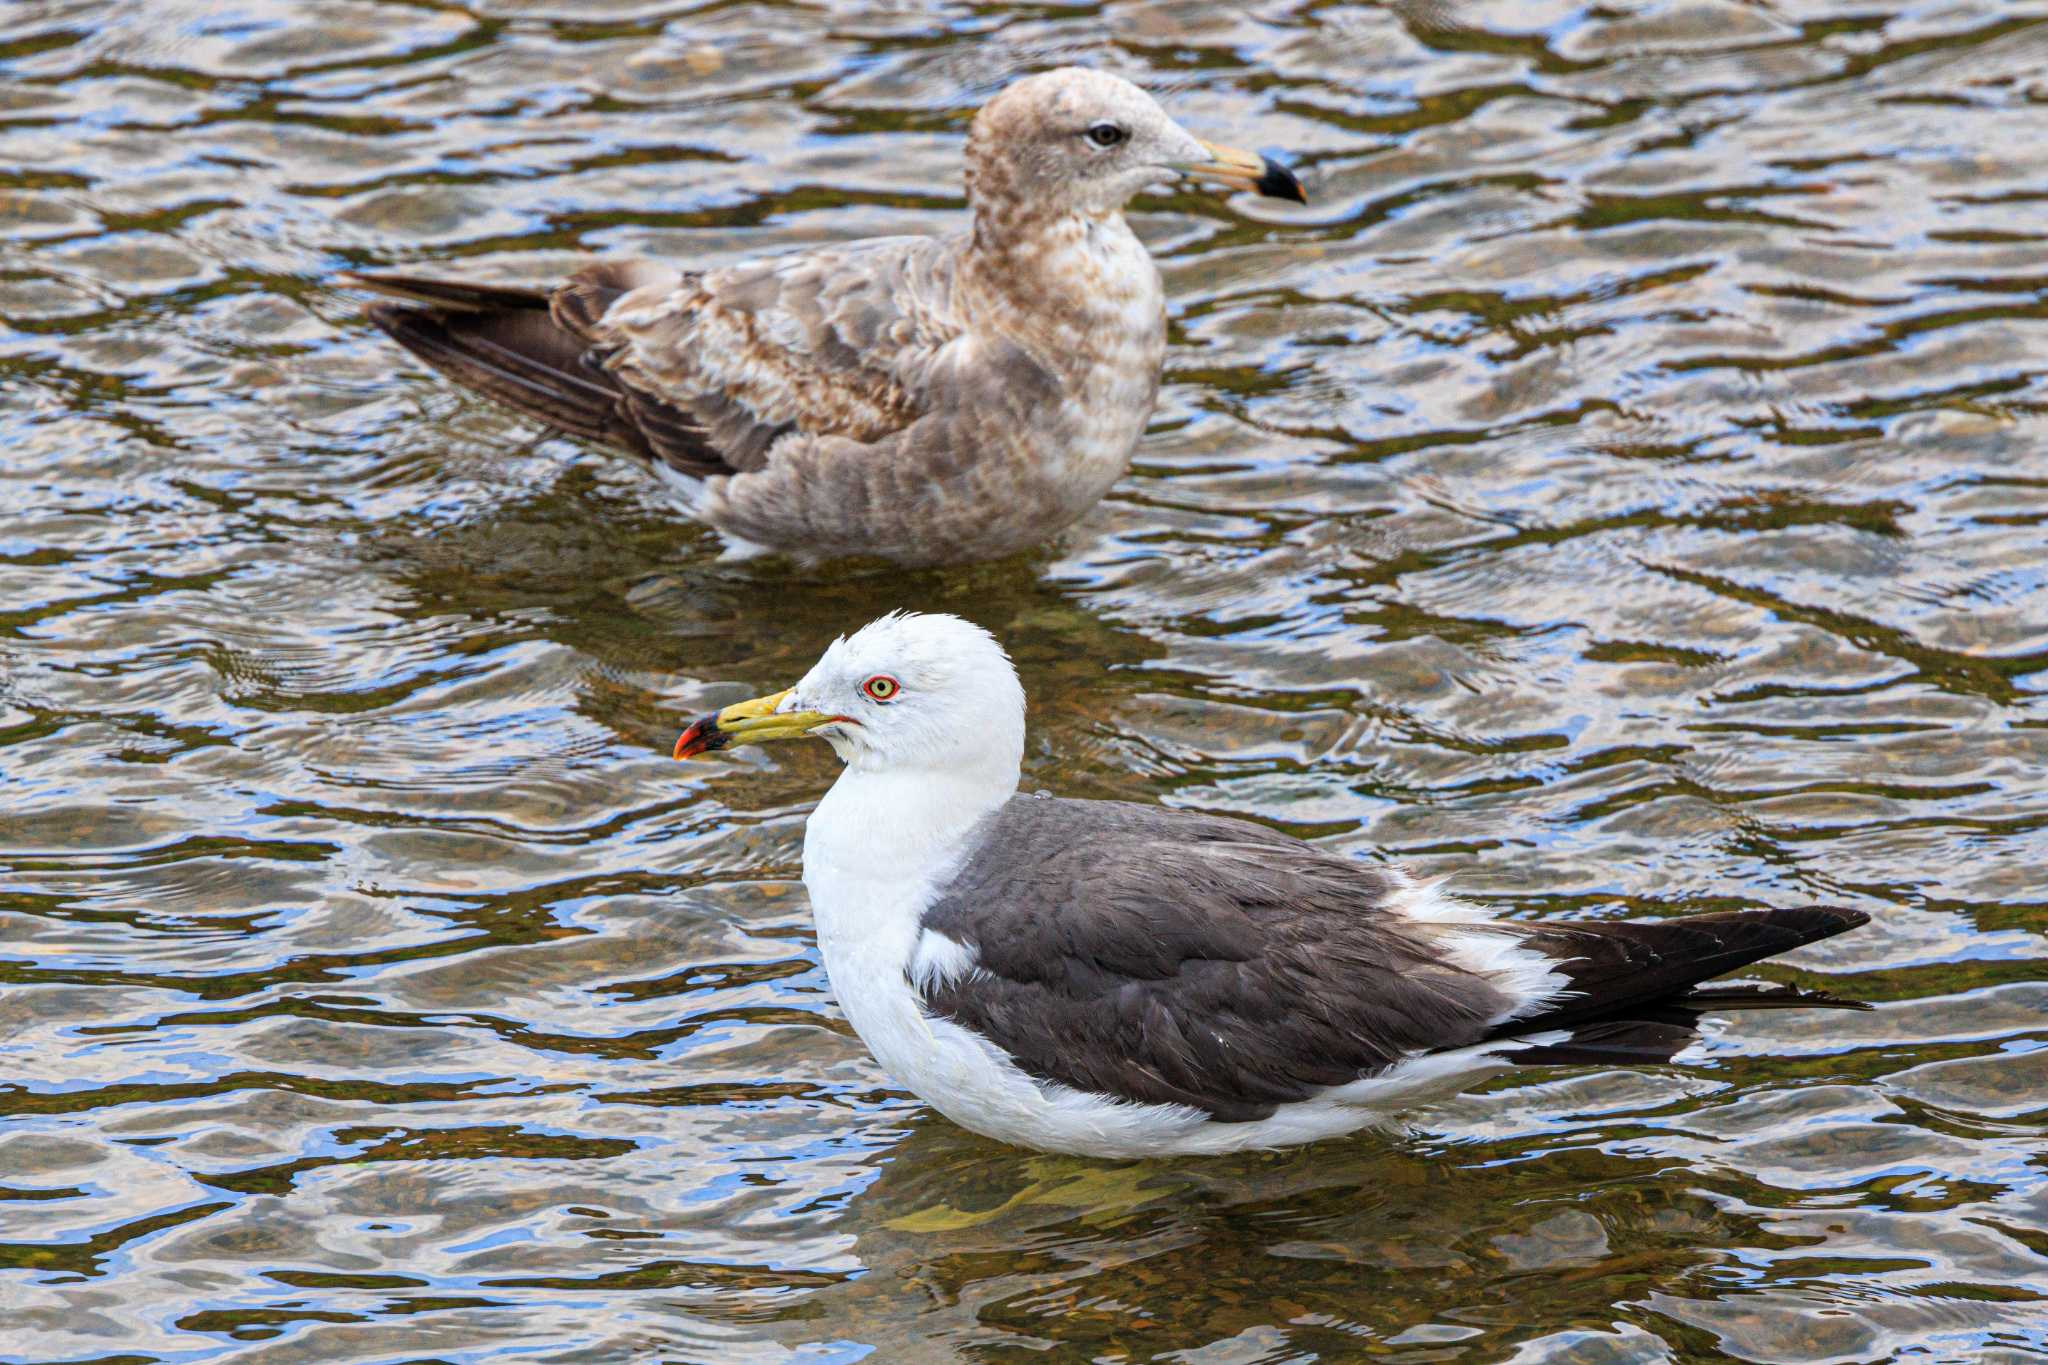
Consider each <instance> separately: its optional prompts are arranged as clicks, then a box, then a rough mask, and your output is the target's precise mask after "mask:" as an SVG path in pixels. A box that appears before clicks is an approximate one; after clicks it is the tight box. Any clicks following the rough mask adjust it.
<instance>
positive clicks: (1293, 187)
mask: <svg viewBox="0 0 2048 1365" xmlns="http://www.w3.org/2000/svg"><path fill="white" fill-rule="evenodd" d="M1259 162H1260V164H1261V166H1262V167H1263V168H1264V169H1263V170H1262V171H1261V172H1260V174H1259V178H1258V179H1257V180H1255V181H1253V182H1252V188H1253V189H1255V190H1257V191H1258V192H1259V193H1260V194H1263V195H1265V196H1266V197H1267V198H1268V199H1288V200H1292V201H1293V202H1294V203H1297V204H1306V203H1307V202H1308V191H1306V190H1304V189H1302V187H1301V182H1300V181H1299V180H1297V179H1295V178H1294V172H1293V171H1290V170H1288V169H1287V168H1286V167H1285V166H1283V165H1281V164H1280V163H1279V162H1277V161H1275V160H1274V159H1273V158H1272V157H1270V156H1262V157H1260V158H1259Z"/></svg>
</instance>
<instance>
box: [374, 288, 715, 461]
mask: <svg viewBox="0 0 2048 1365" xmlns="http://www.w3.org/2000/svg"><path fill="white" fill-rule="evenodd" d="M339 278H340V280H341V282H342V283H344V284H348V285H352V286H354V287H356V288H359V289H367V290H370V291H371V292H373V293H377V294H382V295H384V296H386V297H387V298H393V299H399V300H403V302H404V304H405V305H407V306H400V305H398V304H392V303H377V304H372V305H371V306H370V310H369V316H370V321H371V322H373V323H375V324H376V325H377V326H378V327H379V328H381V329H383V331H384V332H385V334H386V335H388V336H389V337H390V338H391V339H392V340H393V341H396V342H397V343H398V344H399V345H401V346H403V347H405V349H406V350H408V351H410V352H412V353H413V354H414V355H415V356H418V357H419V358H420V359H421V360H423V361H425V362H426V363H427V364H429V365H431V366H433V367H434V368H435V369H437V370H439V371H440V372H441V373H443V374H445V375H447V376H448V377H449V378H450V379H453V380H454V381H455V382H456V383H458V384H461V385H463V386H464V387H466V388H471V389H475V390H476V391H477V392H478V393H481V394H484V395H486V396H488V397H490V398H494V399H496V400H497V401H498V402H500V403H503V404H504V405H505V406H507V407H509V408H512V409H514V410H515V411H517V412H521V413H524V414H525V415H526V416H528V417H531V418H534V419H536V420H538V421H541V422H544V423H546V424H547V425H548V426H551V427H554V428H555V429H556V430H558V431H563V432H567V433H568V434H569V435H571V436H580V437H582V438H583V439H584V440H587V441H594V442H597V443H599V444H601V445H607V446H610V447H612V448H613V449H615V450H621V451H624V452H625V453H627V454H629V455H637V456H639V457H641V458H642V459H651V460H655V461H658V462H660V463H662V464H664V465H666V466H667V467H668V468H670V469H673V470H676V471H677V472H679V473H682V474H686V475H691V476H694V477H700V478H701V477H708V476H710V475H714V474H726V473H731V472H733V468H732V465H731V464H730V463H729V462H728V461H727V460H726V459H725V458H724V456H723V455H722V454H721V453H720V452H719V451H718V450H717V449H716V448H715V447H714V446H713V445H712V444H711V441H710V438H709V436H708V435H707V433H706V432H705V430H704V428H703V426H702V425H701V424H700V423H699V422H698V420H697V419H696V418H695V416H693V415H692V414H691V413H690V412H689V411H687V410H686V409H685V408H683V407H680V406H678V405H676V404H675V403H672V402H670V401H669V400H668V399H666V398H665V397H663V396H661V395H658V394H652V393H646V392H642V391H640V390H637V389H634V388H631V387H629V386H628V385H627V384H626V383H624V382H623V381H622V380H621V379H620V378H619V377H618V376H617V375H615V374H614V373H612V371H611V370H610V369H609V368H607V366H606V364H605V361H606V360H607V358H608V357H610V356H611V355H612V353H613V350H614V347H615V345H616V343H615V342H614V341H612V340H610V339H608V337H607V335H606V334H605V332H604V328H603V319H604V314H605V312H606V310H607V309H609V308H610V307H611V305H612V304H613V303H614V302H616V301H617V300H618V299H620V298H623V297H624V296H625V295H626V294H627V293H630V292H631V291H632V290H634V289H637V288H642V287H646V286H649V285H659V286H667V287H678V286H680V284H681V283H682V281H683V280H684V279H685V277H684V276H683V275H682V274H680V273H679V272H677V271H675V270H673V269H672V268H669V267H666V266H660V265H656V264H654V263H651V262H640V261H623V262H616V263H600V264H598V265H595V266H591V267H589V268H587V269H584V270H580V271H578V272H577V273H576V274H575V275H573V276H571V277H570V278H569V280H568V282H567V283H565V284H564V285H562V287H560V288H558V289H554V290H540V289H528V288H524V287H521V286H517V285H497V284H476V283H472V282H470V281H467V280H441V279H429V278H425V277H422V276H417V275H358V274H353V273H350V274H344V275H342V276H340V277H339Z"/></svg>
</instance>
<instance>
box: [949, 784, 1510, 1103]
mask: <svg viewBox="0 0 2048 1365" xmlns="http://www.w3.org/2000/svg"><path fill="white" fill-rule="evenodd" d="M1405 885H1406V884H1405V883H1404V882H1403V881H1402V880H1401V879H1399V877H1398V876H1397V875H1395V874H1391V873H1387V872H1382V871H1379V870H1376V869H1373V868H1370V867H1367V866H1364V865H1362V864H1359V863H1354V862H1351V861H1349V860H1347V859H1343V858H1337V857H1333V856H1331V855H1329V854H1327V853H1324V852H1322V851H1321V850H1319V849H1316V848H1314V847H1312V846H1310V845H1307V844H1304V843H1302V842H1300V841H1299V840H1295V839H1290V838H1288V837H1287V836H1285V835H1281V834H1277V833H1275V832H1273V831H1271V830H1267V829H1264V828H1262V827H1259V826H1255V825H1249V824H1245V823H1242V822H1240V821H1235V820H1225V819H1217V818H1214V817H1207V816H1199V815H1191V814H1187V813H1182V812H1175V811H1168V810H1162V809H1157V808H1153V807H1143V806H1131V805H1126V804H1123V803H1121V802H1094V801H1060V800H1050V799H1035V798H1025V797H1019V798H1016V799H1013V800H1012V801H1010V802H1009V803H1008V804H1006V805H1005V806H1004V807H1003V808H1002V809H1001V810H999V811H998V812H997V813H996V814H995V815H994V816H992V817H991V818H990V819H989V820H988V821H987V822H985V824H984V827H983V830H982V831H981V840H980V843H979V844H978V846H977V849H976V852H975V853H974V854H972V855H970V857H969V858H968V860H967V862H966V864H965V865H964V866H963V868H962V870H961V872H960V873H959V874H958V875H957V876H956V877H955V878H954V880H953V881H952V882H951V883H949V884H948V886H947V887H946V888H945V890H944V892H943V893H942V895H941V897H940V898H939V900H938V901H937V902H936V903H935V904H934V905H933V906H932V907H931V908H930V909H929V910H927V911H926V912H925V916H924V926H925V928H927V929H929V930H933V931H936V932H938V933H941V934H944V935H945V936H946V937H948V938H950V939H953V940H955V941H957V942H959V943H961V944H963V945H965V946H966V947H967V948H969V949H970V950H971V951H972V953H973V957H974V962H975V964H976V966H977V967H978V969H979V970H978V971H972V972H966V973H962V974H959V975H956V976H954V977H952V978H951V979H948V980H944V981H940V982H937V983H935V984H932V985H930V986H928V987H927V990H926V996H925V999H926V1005H927V1008H928V1009H929V1010H930V1011H931V1012H932V1013H934V1014H936V1015H939V1016H942V1017H944V1018H947V1019H951V1020H952V1021H954V1022H956V1023H958V1024H961V1025H963V1026H965V1027H967V1028H970V1029H973V1030H974V1031H976V1032H978V1033H981V1034H982V1035H984V1036H986V1037H987V1038H989V1039H990V1040H991V1041H993V1042H994V1043H996V1044H997V1045H998V1046H1000V1047H1001V1048H1003V1049H1004V1050H1005V1051H1007V1052H1008V1053H1010V1055H1011V1056H1012V1057H1014V1058H1015V1059H1016V1060H1017V1063H1018V1065H1019V1066H1021V1067H1022V1068H1023V1069H1024V1070H1025V1071H1026V1072H1028V1073H1029V1074H1031V1075H1033V1076H1036V1077H1038V1078H1040V1079H1042V1080H1048V1081H1056V1082H1059V1083H1061V1084H1064V1085H1068V1086H1072V1087H1074V1088H1076V1089H1080V1090H1087V1091H1093V1092H1096V1093H1101V1094H1110V1095H1116V1096H1120V1097H1122V1098H1124V1099H1129V1100H1137V1101H1144V1102H1148V1103H1154V1104H1184V1105H1188V1106H1191V1107H1193V1108H1196V1109H1200V1110H1203V1111H1205V1112H1207V1113H1209V1114H1210V1115H1212V1116H1213V1117H1215V1118H1218V1119H1222V1120H1226V1121H1246V1120H1253V1119H1259V1118H1264V1117H1266V1116H1267V1115H1269V1114H1271V1113H1272V1112H1273V1110H1274V1109H1275V1108H1276V1107H1277V1106H1279V1105H1281V1104H1285V1103H1289V1102H1292V1101H1296V1100H1303V1099H1308V1098H1310V1097H1311V1096H1313V1095H1315V1094H1316V1093H1318V1092H1319V1091H1321V1090H1323V1089H1326V1088H1328V1087H1331V1086H1340V1085H1344V1084H1347V1083H1349V1082H1351V1081H1355V1080H1358V1079H1359V1078H1360V1077H1364V1076H1370V1075H1374V1074H1376V1073H1378V1072H1380V1071H1383V1070H1385V1069H1386V1068H1388V1067H1389V1066H1391V1065H1393V1064H1394V1063H1395V1062H1396V1061H1398V1060H1400V1059H1401V1058H1402V1057H1404V1056H1407V1055H1409V1054H1412V1053H1414V1052H1417V1051H1421V1050H1427V1049H1432V1048H1443V1047H1456V1046H1460V1045H1463V1044H1466V1043H1471V1042H1477V1041H1479V1040H1481V1039H1483V1038H1485V1037H1486V1036H1487V1033H1488V1031H1489V1028H1490V1025H1491V1021H1492V1020H1494V1019H1497V1018H1499V1017H1501V1016H1502V1015H1504V1014H1506V1013H1507V1012H1509V1011H1510V1010H1511V1009H1512V1008H1513V1006H1514V1003H1515V1002H1514V1001H1512V1000H1511V999H1510V998H1509V997H1508V996H1507V995H1506V994H1504V993H1503V992H1502V991H1501V990H1500V989H1498V988H1496V987H1495V986H1494V985H1493V984H1491V983H1490V982H1489V981H1487V980H1486V979H1485V978H1483V977H1480V976H1477V975H1475V974H1473V973H1471V972H1469V971H1466V970H1463V969H1462V968H1460V967H1458V966H1457V965H1456V964H1454V963H1453V962H1451V961H1450V960H1448V959H1447V957H1446V956H1445V954H1444V952H1443V950H1442V948H1441V947H1440V946H1439V945H1438V944H1437V942H1436V941H1435V936H1434V933H1433V931H1432V928H1431V926H1428V925H1426V924H1419V923H1417V922H1414V921H1410V920H1407V919H1405V918H1404V917H1403V916H1402V915H1400V914H1399V913H1398V912H1397V911H1396V910H1395V909H1394V908H1393V902H1394V899H1395V898H1396V897H1397V896H1398V894H1399V893H1400V892H1401V890H1402V889H1403V887H1404V886H1405Z"/></svg>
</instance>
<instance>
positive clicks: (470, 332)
mask: <svg viewBox="0 0 2048 1365" xmlns="http://www.w3.org/2000/svg"><path fill="white" fill-rule="evenodd" d="M1104 123H1111V124H1114V125H1115V126H1117V127H1118V128H1120V129H1122V130H1124V131H1125V134H1126V136H1125V138H1124V140H1123V141H1122V142H1121V143H1119V144H1117V145H1115V146H1112V147H1107V148H1105V147H1102V146H1098V145H1097V144H1096V143H1095V142H1094V141H1093V140H1092V139H1091V137H1090V130H1091V129H1092V128H1095V127H1097V126H1099V125H1101V124H1104ZM1219 150H1220V149H1215V148H1209V147H1206V146H1204V144H1201V143H1199V142H1197V141H1195V139H1193V138H1192V137H1190V136H1189V135H1188V134H1187V133H1186V132H1184V131H1182V130H1181V129H1180V128H1179V127H1178V126H1176V125H1175V124H1174V123H1173V122H1172V121H1171V120H1169V119H1168V118H1167V117H1166V115H1165V114H1164V113H1163V112H1162V111H1161V110H1160V109H1159V107H1158V106H1157V105H1156V104H1154V103H1153V101H1152V100H1151V98H1150V97H1149V96H1147V95H1145V94H1144V93H1143V92H1142V91H1140V90H1138V89H1137V87H1135V86H1132V85H1130V84H1129V83H1128V82H1125V81H1122V80H1120V79H1118V78H1116V77H1113V76H1108V75H1104V74H1101V73H1098V72H1091V71H1083V70H1078V69H1065V70H1060V71H1053V72H1047V73H1045V74H1043V75H1039V76H1033V77H1029V78H1026V79H1024V80H1021V81H1018V82H1016V83H1015V84H1013V85H1011V86H1010V87H1009V88H1008V89H1006V90H1005V91H1003V93H1002V94H1000V95H998V96H997V97H996V98H995V99H994V100H992V101H990V103H989V104H988V105H987V106H986V107H984V108H983V109H982V110H981V112H980V113H979V114H978V115H977V116H976V118H975V120H974V124H973V127H972V130H971V131H970V133H969V136H968V144H967V183H968V192H969V205H970V207H971V209H972V211H973V221H972V224H971V226H970V227H969V228H968V229H966V230H965V231H962V232H958V233H955V234H951V235H947V236H943V237H929V238H928V237H888V238H875V239H870V240H867V241H860V242H853V243H849V244H847V245H844V246H831V247H823V248H819V249H816V250H811V251H805V252H800V253H796V254H793V255H786V256H778V257H772V258H765V259H761V260H754V261H747V262H743V263H741V264H739V265H735V266H729V267H725V268H722V269H718V270H711V271H704V272H691V271H686V270H682V269H678V268H675V267H672V266H668V265H664V264H661V263H658V262H651V261H623V262H616V263H604V264H599V265H595V266H592V267H589V268H587V269H585V270H583V271H580V272H578V273H577V274H576V275H574V276H572V277H571V278H570V280H569V281H568V282H567V283H566V284H564V285H561V286H560V287H558V288H555V289H553V290H546V291H543V290H523V289H518V288H508V287H504V286H479V285H468V284H462V283H457V282H451V281H442V280H430V279H420V278H416V277H399V276H350V277H348V280H349V282H350V283H352V284H355V285H358V286H361V287H364V288H368V289H373V290H376V291H378V292H381V293H384V294H387V295H391V296H394V297H397V298H401V299H404V300H406V302H407V305H408V306H395V305H390V304H380V305H378V306H376V307H375V308H373V310H372V312H371V317H372V318H373V320H374V321H375V322H376V323H377V324H378V325H379V326H380V327H382V328H383V329H384V330H385V331H387V332H388V333H390V334H391V336H392V337H393V338H395V339H396V340H397V341H398V342H399V343H400V344H402V345H404V346H405V347H406V348H407V349H409V350H411V351H412V352H413V353H414V354H416V355H418V356H419V357H420V358H421V359H423V360H425V361H427V362H428V363H429V364H431V365H433V366H435V367H436V368H438V369H440V370H441V371H443V372H444V373H446V374H448V375H449V376H450V377H452V378H454V379H455V380H456V381H457V382H459V383H462V384H464V385H467V386H468V387H471V388H474V389H477V390H478V391H480V392H482V393H485V394H488V395H489V396H491V397H493V398H495V399H498V400H499V401H501V402H504V403H506V404H508V405H510V406H512V407H514V408H517V409H518V410H519V411H521V412H523V413H526V414H527V415H529V416H531V417H535V418H538V419H539V420H541V421H543V422H545V423H547V424H549V425H550V426H553V427H555V428H557V429H559V430H562V431H565V432H568V433H570V434H572V435H576V436H580V437H583V438H584V439H587V440H591V441H596V442H599V443H601V444H605V445H608V446H611V447H613V448H615V449H619V450H623V451H626V452H628V453H631V454H634V455H637V456H640V457H642V458H644V459H646V460H648V461H649V462H650V464H651V465H652V467H653V468H654V469H655V470H656V472H658V473H660V474H662V475H663V476H664V477H665V479H666V480H667V481H668V482H669V483H670V484H671V485H672V486H673V487H674V488H675V489H676V490H677V492H678V493H679V494H680V495H681V497H682V499H683V501H684V503H685V504H686V506H687V507H688V509H689V510H690V512H691V513H692V514H693V515H694V516H696V517H697V518H698V519H699V520H701V521H703V522H705V523H706V524H708V525H710V526H711V527H713V528H714V529H716V530H717V531H719V532H720V533H721V534H722V535H723V536H724V537H725V538H726V540H727V542H728V543H729V544H730V545H731V546H732V547H733V548H734V549H735V550H736V551H740V552H745V551H751V550H758V549H769V550H776V551H781V552H785V553H789V554H792V555H795V556H798V557H800V558H804V559H818V558H826V557H835V556H842V555H876V556H881V557H884V558H888V559H893V560H896V561H899V562H902V563H908V564H930V563H949V562H958V561H964V560H975V559H988V558H994V557H997V556H1001V555H1005V554H1009V553H1012V552H1014V551H1017V550H1020V549H1023V548H1025V547H1027V546H1030V545H1032V544H1035V543H1037V542H1039V541H1042V540H1044V539H1046V538H1047V537H1048V536H1050V535H1052V534H1053V533H1055V532H1056V531H1058V530H1059V529H1061V528H1062V527H1065V526H1067V525H1068V524H1070V523H1071V522H1073V521H1074V520H1075V519H1076V518H1078V517H1079V516H1080V515H1081V514H1082V513H1083V512H1085V511H1086V510H1087V509H1088V507H1089V506H1091V505H1092V504H1093V503H1094V502H1095V500H1096V499H1098V498H1099V497H1101V496H1102V494H1103V493H1104V492H1106V491H1107V490H1108V488H1109V487H1110V485H1111V484H1112V483H1114V482H1115V481H1116V479H1117V478H1118V477H1119V476H1120V475H1121V474H1122V473H1123V471H1124V469H1125V468H1126V467H1127V466H1128V464H1129V462H1130V457H1131V451H1132V449H1133V447H1134V446H1135V445H1136V443H1137V440H1138V437H1139V436H1140V435H1141V434H1142V433H1143V431H1144V428H1145V423H1146V421H1147V419H1148V418H1149V417H1150V415H1151V411H1152V405H1153V401H1154V399H1155V398H1156V396H1157V393H1158V388H1159V371H1160V364H1161V361H1162V359H1163V357H1164V351H1165V333H1166V322H1165V312H1164V302H1163V297H1162V293H1161V289H1160V282H1159V273H1158V271H1157V269H1156V268H1155V267H1154V266H1153V264H1152V261H1151V258H1150V256H1149V255H1148V254H1147V253H1146V251H1145V249H1144V247H1143V246H1142V245H1141V244H1140V243H1139V242H1138V239H1137V238H1136V236H1135V235H1134V234H1133V233H1132V232H1131V230H1130V228H1129V226H1128V225H1127V224H1126V223H1125V222H1124V219H1123V215H1122V212H1121V210H1122V208H1123V205H1124V204H1125V203H1126V202H1127V201H1128V200H1129V198H1130V197H1131V195H1133V194H1135V193H1137V192H1138V191H1140V190H1142V189H1144V188H1146V187H1147V186H1148V185H1151V184H1155V183H1158V182H1159V181H1161V180H1163V179H1165V178H1166V177H1168V176H1170V175H1172V174H1175V173H1177V172H1180V171H1185V170H1187V169H1188V168H1189V166H1190V165H1192V164H1195V163H1198V162H1204V161H1205V160H1206V159H1207V158H1209V157H1210V155H1211V154H1212V153H1218V152H1219ZM1238 155H1241V154H1238ZM1254 160H1256V159H1254ZM1232 169H1233V173H1236V172H1238V171H1240V170H1241V167H1239V166H1238V165H1237V164H1236V163H1233V168H1232ZM1267 171H1268V180H1269V181H1270V179H1271V177H1272V176H1276V175H1277V176H1281V177H1283V178H1284V179H1285V183H1286V184H1287V185H1288V186H1293V182H1292V180H1291V178H1287V177H1285V173H1284V172H1279V171H1277V170H1274V169H1273V168H1271V166H1270V163H1268V165H1267ZM1207 173H1210V174H1213V173H1214V171H1213V167H1212V168H1211V170H1210V171H1209V172H1207ZM1246 183H1249V182H1248V181H1247V182H1246ZM1261 183H1262V184H1265V183H1267V182H1261ZM1268 192H1274V191H1272V190H1270V189H1268ZM1298 193H1299V190H1298V186H1295V187H1293V195H1298ZM1287 197H1293V196H1292V195H1290V196H1287Z"/></svg>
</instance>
